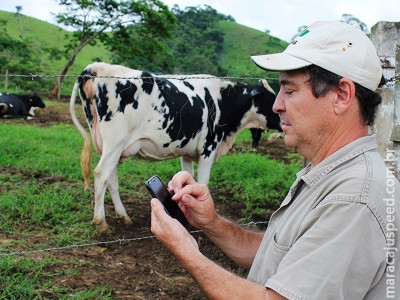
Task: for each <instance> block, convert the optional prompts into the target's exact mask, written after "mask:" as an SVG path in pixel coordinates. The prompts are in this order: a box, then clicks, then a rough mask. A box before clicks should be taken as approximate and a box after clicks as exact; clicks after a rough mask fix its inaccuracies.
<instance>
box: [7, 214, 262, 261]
mask: <svg viewBox="0 0 400 300" xmlns="http://www.w3.org/2000/svg"><path fill="white" fill-rule="evenodd" d="M259 224H268V221H258V222H254V221H250V222H248V223H246V224H240V223H239V225H241V226H245V227H250V226H255V225H259ZM200 232H203V231H202V230H193V231H189V233H190V234H194V233H200ZM154 238H156V236H155V235H149V236H143V237H137V238H129V239H126V238H119V239H116V240H112V241H98V242H90V243H83V244H73V245H67V246H63V247H51V248H45V249H36V250H27V251H15V252H10V253H0V257H10V256H23V255H28V254H34V253H43V252H51V251H60V250H71V249H78V248H84V247H92V246H100V245H108V244H116V243H119V244H122V243H128V242H136V241H143V240H149V239H154Z"/></svg>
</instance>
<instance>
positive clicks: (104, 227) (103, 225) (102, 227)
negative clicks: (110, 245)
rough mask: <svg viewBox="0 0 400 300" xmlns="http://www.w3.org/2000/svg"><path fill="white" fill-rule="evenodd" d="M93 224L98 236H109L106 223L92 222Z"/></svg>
mask: <svg viewBox="0 0 400 300" xmlns="http://www.w3.org/2000/svg"><path fill="white" fill-rule="evenodd" d="M93 223H94V224H95V226H96V229H97V232H98V233H100V234H110V233H111V231H110V228H108V225H107V223H106V222H95V221H93Z"/></svg>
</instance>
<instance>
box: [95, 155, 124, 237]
mask: <svg viewBox="0 0 400 300" xmlns="http://www.w3.org/2000/svg"><path fill="white" fill-rule="evenodd" d="M120 153H121V152H118V151H114V152H113V153H107V152H106V151H105V152H103V154H102V156H101V159H100V161H99V163H98V164H97V166H96V168H95V170H94V172H93V175H94V216H93V223H94V224H95V225H96V226H98V231H99V232H100V233H107V232H109V229H108V225H107V222H106V218H105V211H104V195H105V193H106V189H107V186H108V184H109V181H110V177H111V174H112V173H113V171H114V169H115V168H116V167H117V164H118V160H119V156H120Z"/></svg>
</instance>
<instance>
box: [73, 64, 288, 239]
mask: <svg viewBox="0 0 400 300" xmlns="http://www.w3.org/2000/svg"><path fill="white" fill-rule="evenodd" d="M78 90H79V92H80V96H81V101H82V104H83V109H84V113H85V115H86V119H87V122H88V125H89V128H90V131H91V135H92V139H93V143H94V146H95V148H96V151H97V152H98V153H99V154H100V155H101V159H100V161H99V163H98V164H97V166H96V168H95V171H94V179H95V186H94V187H95V208H94V219H93V221H94V223H95V224H96V225H98V226H99V228H98V229H99V231H100V232H106V231H108V225H107V223H106V221H105V212H104V195H105V192H106V188H107V186H108V188H109V191H110V193H111V197H112V200H113V203H114V207H115V210H116V214H117V216H118V217H120V218H121V219H123V220H124V222H125V224H131V222H132V221H131V219H130V218H129V217H128V215H127V213H126V211H125V208H124V206H123V204H122V202H121V199H120V196H119V193H118V177H117V164H118V162H121V161H123V160H124V159H125V158H127V157H129V156H132V155H136V156H139V157H142V158H146V159H150V160H166V159H170V158H175V157H181V164H182V169H183V170H186V171H189V172H190V173H191V174H193V173H194V169H193V162H197V163H198V181H199V182H200V183H208V181H209V176H210V170H211V166H212V164H213V162H215V161H216V160H217V159H218V158H219V157H220V156H221V155H223V154H225V153H227V152H228V150H229V149H230V148H231V147H232V145H233V142H234V140H235V137H236V135H237V134H238V133H239V132H240V131H241V130H243V129H245V128H261V129H267V128H275V129H280V125H279V124H280V119H279V116H278V115H277V114H275V113H273V111H272V105H273V103H274V100H275V94H274V92H273V90H272V89H271V88H270V86H269V85H268V83H267V81H266V80H262V82H260V83H259V84H256V85H244V84H239V83H233V82H231V81H228V80H221V79H219V78H217V77H211V76H209V75H190V76H189V75H186V76H182V75H180V76H176V75H173V76H171V75H168V76H167V75H159V74H157V75H156V74H153V73H148V72H143V71H137V70H132V69H128V68H126V67H123V66H118V65H109V64H105V63H94V64H92V65H89V66H87V67H86V69H85V70H84V71H83V72H82V74H81V76H80V77H79V79H78V80H77V82H76V83H75V86H74V89H73V92H72V95H71V102H70V109H71V116H72V120H73V122H74V123H75V125H76V126H77V128H78V130H79V131H80V132H81V134H82V136H83V138H84V148H83V150H82V156H81V166H82V174H83V177H84V178H85V186H86V187H87V188H88V187H89V175H90V157H91V144H90V138H89V136H88V134H87V132H86V131H85V129H84V128H83V127H82V125H81V124H80V123H79V122H78V120H77V118H76V114H75V99H76V94H77V92H78Z"/></svg>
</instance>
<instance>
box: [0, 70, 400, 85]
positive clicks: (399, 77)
mask: <svg viewBox="0 0 400 300" xmlns="http://www.w3.org/2000/svg"><path fill="white" fill-rule="evenodd" d="M0 77H7V78H8V77H22V78H31V80H34V79H36V78H58V77H64V78H74V79H77V78H91V79H93V78H114V79H128V80H143V79H154V78H164V79H175V80H187V79H221V80H232V81H244V80H262V79H266V80H279V78H273V77H232V76H212V75H184V74H182V75H180V74H176V75H174V74H153V76H129V77H127V76H113V75H90V74H84V75H68V74H66V75H51V74H33V73H30V74H0ZM395 81H400V75H396V76H393V77H391V78H388V79H387V78H385V84H390V83H394V82H395Z"/></svg>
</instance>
